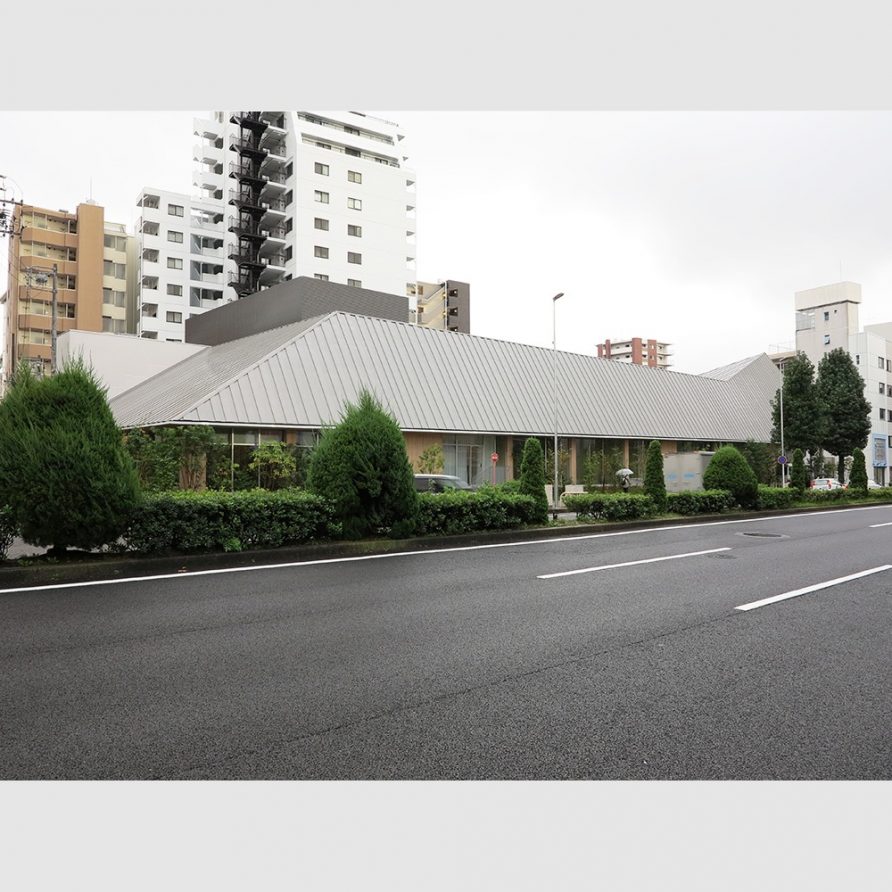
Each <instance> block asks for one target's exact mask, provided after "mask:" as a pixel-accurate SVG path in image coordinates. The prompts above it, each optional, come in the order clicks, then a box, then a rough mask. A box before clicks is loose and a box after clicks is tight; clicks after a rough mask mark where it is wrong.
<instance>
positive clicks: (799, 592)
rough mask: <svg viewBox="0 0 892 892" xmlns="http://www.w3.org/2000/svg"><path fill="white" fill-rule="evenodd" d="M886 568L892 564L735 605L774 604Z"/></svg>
mask: <svg viewBox="0 0 892 892" xmlns="http://www.w3.org/2000/svg"><path fill="white" fill-rule="evenodd" d="M884 570H892V564H883V566H882V567H873V568H872V569H870V570H862V571H861V572H860V573H852V574H851V576H840V577H839V579H828V580H827V582H819V583H818V584H817V585H808V586H806V587H805V588H797V589H796V590H795V591H792V592H784V593H783V594H782V595H773V596H772V597H770V598H763V599H762V600H761V601H752V602H751V603H749V604H742V605H741V606H740V607H735V608H734V609H735V610H755V609H756V608H757V607H764V606H765V605H766V604H774V603H776V602H777V601H785V600H787V598H798V597H799V596H800V595H807V594H808V593H809V592H819V591H821V589H825V588H830V587H831V586H834V585H842V583H844V582H851V581H852V580H853V579H861V578H862V577H864V576H871V575H873V574H874V573H882V572H883V571H884Z"/></svg>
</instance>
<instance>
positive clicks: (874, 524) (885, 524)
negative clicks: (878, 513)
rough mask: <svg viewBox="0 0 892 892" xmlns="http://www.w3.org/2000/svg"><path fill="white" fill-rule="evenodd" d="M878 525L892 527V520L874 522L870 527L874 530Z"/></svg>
mask: <svg viewBox="0 0 892 892" xmlns="http://www.w3.org/2000/svg"><path fill="white" fill-rule="evenodd" d="M877 527H892V521H890V522H889V523H872V524H871V525H870V528H871V529H872V530H875V529H876V528H877Z"/></svg>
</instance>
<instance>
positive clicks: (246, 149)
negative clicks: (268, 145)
mask: <svg viewBox="0 0 892 892" xmlns="http://www.w3.org/2000/svg"><path fill="white" fill-rule="evenodd" d="M229 148H230V149H234V150H235V151H237V152H241V153H242V154H245V155H251V156H252V157H254V158H258V159H262V158H265V157H266V156H267V155H268V154H269V149H264V148H261V147H260V146H259V145H258V144H257V143H256V142H255V141H254V140H252V139H247V138H246V137H244V136H233V137H232V142H231V144H230V146H229Z"/></svg>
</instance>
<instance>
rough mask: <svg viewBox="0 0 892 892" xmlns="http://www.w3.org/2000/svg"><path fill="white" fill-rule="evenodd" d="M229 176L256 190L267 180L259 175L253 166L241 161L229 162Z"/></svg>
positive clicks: (264, 175)
mask: <svg viewBox="0 0 892 892" xmlns="http://www.w3.org/2000/svg"><path fill="white" fill-rule="evenodd" d="M229 176H231V177H232V178H233V179H235V180H238V181H239V182H240V183H247V184H248V185H251V186H256V187H258V188H260V187H262V186H263V185H264V184H265V183H266V182H267V181H268V180H269V176H268V175H267V174H263V173H261V172H260V171H259V170H258V169H257V168H256V167H255V166H254V165H252V164H249V163H247V164H246V163H244V162H241V161H230V162H229Z"/></svg>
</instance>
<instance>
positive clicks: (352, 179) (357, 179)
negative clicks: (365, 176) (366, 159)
mask: <svg viewBox="0 0 892 892" xmlns="http://www.w3.org/2000/svg"><path fill="white" fill-rule="evenodd" d="M347 182H348V183H361V182H362V174H361V173H359V171H357V170H348V171H347Z"/></svg>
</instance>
